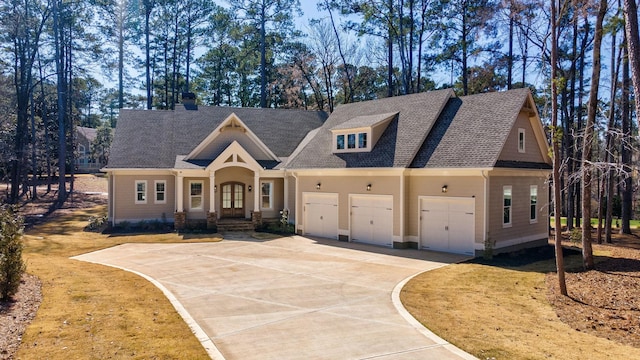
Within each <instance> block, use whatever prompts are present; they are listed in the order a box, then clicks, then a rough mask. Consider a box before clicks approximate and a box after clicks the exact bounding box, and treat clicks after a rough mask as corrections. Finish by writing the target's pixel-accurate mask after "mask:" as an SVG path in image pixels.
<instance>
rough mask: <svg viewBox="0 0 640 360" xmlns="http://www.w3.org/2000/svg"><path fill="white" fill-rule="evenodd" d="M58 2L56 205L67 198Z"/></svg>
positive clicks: (55, 14) (55, 3)
mask: <svg viewBox="0 0 640 360" xmlns="http://www.w3.org/2000/svg"><path fill="white" fill-rule="evenodd" d="M59 16H60V14H59V8H58V0H54V1H53V33H54V44H55V48H56V49H55V62H56V72H57V77H58V86H57V90H58V91H57V93H58V94H57V95H58V147H59V149H58V203H60V204H62V203H63V202H64V201H65V200H66V198H67V184H66V168H65V166H66V161H67V141H66V139H67V136H66V135H67V134H66V131H65V122H66V121H65V109H66V107H65V85H64V83H65V81H66V79H65V76H64V54H63V51H62V48H61V44H62V42H63V37H62V34H63V31H61V29H60V21H59Z"/></svg>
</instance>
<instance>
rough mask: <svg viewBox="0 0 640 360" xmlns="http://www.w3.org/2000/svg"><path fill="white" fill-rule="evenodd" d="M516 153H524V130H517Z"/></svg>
mask: <svg viewBox="0 0 640 360" xmlns="http://www.w3.org/2000/svg"><path fill="white" fill-rule="evenodd" d="M518 152H521V153H523V152H524V129H518Z"/></svg>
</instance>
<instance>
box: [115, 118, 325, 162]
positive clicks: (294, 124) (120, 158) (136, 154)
mask: <svg viewBox="0 0 640 360" xmlns="http://www.w3.org/2000/svg"><path fill="white" fill-rule="evenodd" d="M232 113H235V114H236V115H237V116H238V118H240V119H241V120H242V121H243V122H244V123H245V124H246V125H247V127H249V129H250V130H251V131H253V132H254V133H255V134H256V136H258V138H260V140H261V141H262V142H263V143H264V144H265V145H266V146H267V147H268V148H269V149H271V151H272V152H273V153H274V154H275V155H276V156H278V157H283V158H286V157H288V156H290V155H291V153H292V152H293V151H294V150H295V149H296V147H297V146H298V144H299V143H300V142H301V141H302V139H304V137H305V136H306V135H307V133H309V132H310V131H311V130H313V129H315V128H318V127H320V126H322V124H323V122H324V121H325V119H326V116H327V115H326V114H325V113H324V112H319V111H304V110H283V109H258V108H233V107H210V106H199V107H198V110H185V109H184V108H183V107H179V108H177V109H176V110H174V111H164V110H126V109H123V110H121V111H120V116H119V118H118V123H117V127H116V134H117V135H116V136H115V138H114V141H113V144H112V147H111V156H110V158H109V164H108V165H107V168H111V169H116V168H173V167H174V166H175V165H176V164H177V163H180V162H181V163H182V164H181V166H185V167H190V166H193V165H195V164H190V165H187V164H186V163H184V162H183V161H182V158H178V156H180V155H187V154H189V153H190V152H191V151H192V150H193V149H194V148H195V147H196V146H197V145H198V144H200V143H201V142H202V141H203V140H204V139H205V138H206V137H207V136H208V135H209V134H210V133H211V132H212V131H213V130H214V129H215V128H216V127H217V126H218V125H220V123H222V121H224V120H225V119H226V118H227V117H228V116H229V115H231V114H232Z"/></svg>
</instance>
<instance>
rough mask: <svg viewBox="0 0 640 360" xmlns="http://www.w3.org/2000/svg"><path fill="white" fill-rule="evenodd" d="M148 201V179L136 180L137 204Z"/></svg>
mask: <svg viewBox="0 0 640 360" xmlns="http://www.w3.org/2000/svg"><path fill="white" fill-rule="evenodd" d="M146 203H147V181H146V180H136V204H146Z"/></svg>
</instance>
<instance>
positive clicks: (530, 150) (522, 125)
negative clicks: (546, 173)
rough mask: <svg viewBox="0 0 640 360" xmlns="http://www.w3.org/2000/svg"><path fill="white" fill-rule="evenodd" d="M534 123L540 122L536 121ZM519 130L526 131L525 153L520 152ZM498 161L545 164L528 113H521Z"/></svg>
mask: <svg viewBox="0 0 640 360" xmlns="http://www.w3.org/2000/svg"><path fill="white" fill-rule="evenodd" d="M533 121H538V120H537V119H534V120H533ZM518 129H524V131H525V137H524V140H525V146H524V149H525V152H524V153H521V152H519V151H518ZM498 159H499V160H504V161H526V162H545V160H544V158H543V156H542V153H541V150H540V146H539V145H538V141H537V140H536V136H535V134H534V132H533V127H532V126H531V120H530V119H529V115H528V113H527V112H524V111H521V112H520V113H519V114H518V118H517V119H516V122H515V125H514V126H513V128H512V129H511V132H510V133H509V137H508V138H507V141H506V143H505V144H504V147H503V148H502V152H501V153H500V156H499V158H498Z"/></svg>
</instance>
